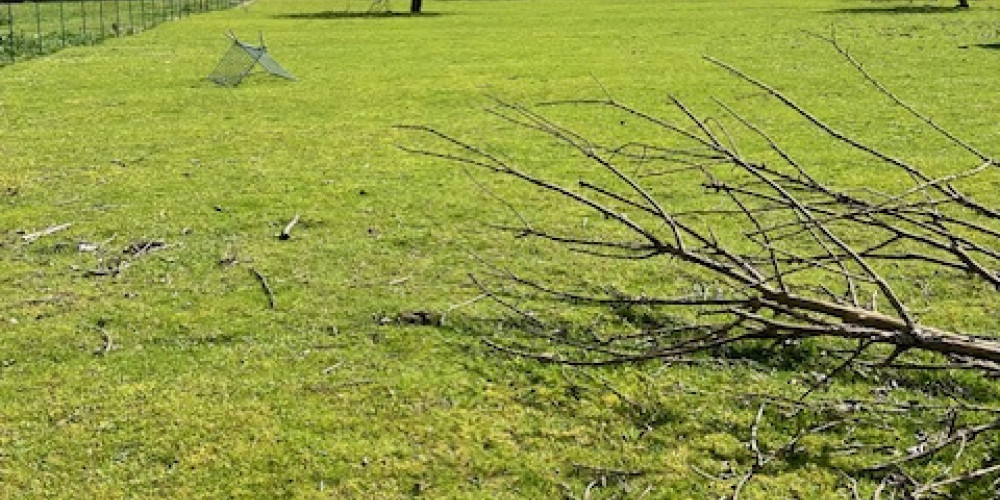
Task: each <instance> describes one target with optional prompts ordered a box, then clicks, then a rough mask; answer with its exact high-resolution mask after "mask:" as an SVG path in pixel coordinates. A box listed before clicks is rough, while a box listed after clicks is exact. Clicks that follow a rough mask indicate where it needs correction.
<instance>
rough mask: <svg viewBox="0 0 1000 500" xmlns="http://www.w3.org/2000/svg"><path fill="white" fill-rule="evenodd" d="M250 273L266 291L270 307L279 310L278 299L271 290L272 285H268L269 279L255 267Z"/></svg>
mask: <svg viewBox="0 0 1000 500" xmlns="http://www.w3.org/2000/svg"><path fill="white" fill-rule="evenodd" d="M250 273H251V274H253V275H254V277H256V278H257V281H258V282H259V283H260V287H261V288H262V289H263V290H264V293H265V294H267V302H268V306H269V307H270V308H271V309H277V308H278V298H277V297H276V296H275V295H274V290H273V289H272V288H271V284H270V283H268V281H267V277H266V276H264V275H263V274H261V273H260V271H258V270H257V268H255V267H251V268H250Z"/></svg>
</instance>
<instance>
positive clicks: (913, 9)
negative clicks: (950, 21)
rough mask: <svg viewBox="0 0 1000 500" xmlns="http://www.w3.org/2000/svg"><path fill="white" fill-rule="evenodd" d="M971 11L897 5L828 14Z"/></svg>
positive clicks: (953, 8) (842, 10)
mask: <svg viewBox="0 0 1000 500" xmlns="http://www.w3.org/2000/svg"><path fill="white" fill-rule="evenodd" d="M968 11H969V9H966V8H961V7H956V6H954V5H949V6H939V5H897V6H893V7H854V8H848V9H834V10H828V11H826V13H827V14H954V13H958V12H968Z"/></svg>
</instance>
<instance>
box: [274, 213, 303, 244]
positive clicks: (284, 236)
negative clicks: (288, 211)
mask: <svg viewBox="0 0 1000 500" xmlns="http://www.w3.org/2000/svg"><path fill="white" fill-rule="evenodd" d="M299 217H300V215H299V214H295V217H292V220H291V221H290V222H289V223H288V224H286V225H285V228H284V229H282V230H281V234H279V235H278V239H279V240H281V241H285V240H288V239H291V238H292V228H293V227H295V225H296V224H298V223H299Z"/></svg>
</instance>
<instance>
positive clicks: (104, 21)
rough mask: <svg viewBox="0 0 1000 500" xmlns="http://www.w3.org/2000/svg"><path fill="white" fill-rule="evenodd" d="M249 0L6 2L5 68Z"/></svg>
mask: <svg viewBox="0 0 1000 500" xmlns="http://www.w3.org/2000/svg"><path fill="white" fill-rule="evenodd" d="M243 1H244V0H35V1H30V0H0V66H3V65H7V64H12V63H15V62H17V61H20V60H23V59H28V58H32V57H38V56H41V55H45V54H50V53H52V52H55V51H57V50H59V49H61V48H63V47H68V46H71V45H90V44H94V43H97V42H99V41H101V40H103V39H105V38H108V37H118V36H127V35H133V34H136V33H141V32H142V31H145V30H147V29H149V28H152V27H153V26H156V25H157V24H160V23H162V22H165V21H170V20H174V19H180V18H182V17H185V16H189V15H191V14H196V13H199V12H210V11H214V10H223V9H228V8H231V7H233V6H235V5H239V4H240V3H242V2H243Z"/></svg>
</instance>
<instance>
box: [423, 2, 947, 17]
mask: <svg viewBox="0 0 1000 500" xmlns="http://www.w3.org/2000/svg"><path fill="white" fill-rule="evenodd" d="M960 1H963V2H964V1H965V0H960ZM423 3H424V2H423V0H410V14H419V13H420V6H421V4H423Z"/></svg>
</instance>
